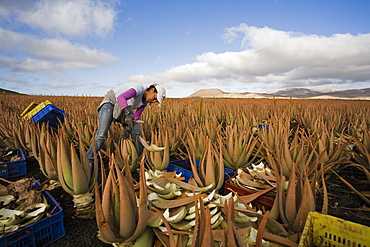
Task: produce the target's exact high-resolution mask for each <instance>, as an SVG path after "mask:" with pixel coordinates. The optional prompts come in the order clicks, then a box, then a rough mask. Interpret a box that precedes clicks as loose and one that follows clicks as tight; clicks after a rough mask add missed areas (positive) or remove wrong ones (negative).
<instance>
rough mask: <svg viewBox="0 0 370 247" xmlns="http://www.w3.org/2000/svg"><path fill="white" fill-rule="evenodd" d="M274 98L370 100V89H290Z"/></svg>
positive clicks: (279, 92) (278, 93)
mask: <svg viewBox="0 0 370 247" xmlns="http://www.w3.org/2000/svg"><path fill="white" fill-rule="evenodd" d="M272 95H274V96H280V97H293V98H317V97H320V98H324V97H328V98H349V99H354V98H370V88H364V89H349V90H341V91H317V90H311V89H307V88H290V89H285V90H281V91H278V92H275V93H273V94H272Z"/></svg>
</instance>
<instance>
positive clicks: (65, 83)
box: [42, 82, 75, 88]
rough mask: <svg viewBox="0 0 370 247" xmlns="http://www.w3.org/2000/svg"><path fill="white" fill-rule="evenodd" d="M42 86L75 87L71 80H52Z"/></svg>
mask: <svg viewBox="0 0 370 247" xmlns="http://www.w3.org/2000/svg"><path fill="white" fill-rule="evenodd" d="M42 86H45V87H50V88H74V87H75V85H74V84H73V83H70V82H51V83H44V84H42Z"/></svg>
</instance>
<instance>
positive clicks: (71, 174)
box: [57, 132, 98, 219]
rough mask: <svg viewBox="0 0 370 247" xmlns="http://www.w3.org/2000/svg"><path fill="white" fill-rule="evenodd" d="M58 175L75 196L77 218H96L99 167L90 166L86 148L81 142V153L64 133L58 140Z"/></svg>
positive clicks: (95, 163)
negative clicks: (95, 194)
mask: <svg viewBox="0 0 370 247" xmlns="http://www.w3.org/2000/svg"><path fill="white" fill-rule="evenodd" d="M57 142H58V143H57V171H58V172H57V175H58V180H59V182H60V184H61V186H62V188H63V189H64V191H66V192H67V193H68V194H70V195H72V196H73V202H74V207H75V208H76V210H75V217H78V218H87V219H90V218H93V217H95V211H94V203H93V197H94V193H93V186H94V179H95V178H96V177H97V175H98V165H97V161H96V159H95V161H94V164H89V161H88V158H87V153H86V151H87V150H86V147H85V146H84V144H83V143H82V140H81V139H80V141H79V152H77V151H76V148H75V146H74V144H73V143H72V142H69V141H68V139H67V137H66V135H65V134H64V133H63V132H62V133H61V134H60V135H58V139H57Z"/></svg>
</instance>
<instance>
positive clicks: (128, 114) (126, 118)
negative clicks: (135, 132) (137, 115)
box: [121, 106, 134, 133]
mask: <svg viewBox="0 0 370 247" xmlns="http://www.w3.org/2000/svg"><path fill="white" fill-rule="evenodd" d="M121 119H122V120H121V123H122V124H123V125H124V126H125V130H127V131H129V132H130V133H131V130H132V129H133V127H134V113H133V112H132V106H127V107H126V108H124V109H123V110H122V113H121Z"/></svg>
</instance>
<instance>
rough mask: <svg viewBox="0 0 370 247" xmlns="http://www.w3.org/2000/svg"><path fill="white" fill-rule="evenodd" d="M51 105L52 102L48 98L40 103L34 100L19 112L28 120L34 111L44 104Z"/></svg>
mask: <svg viewBox="0 0 370 247" xmlns="http://www.w3.org/2000/svg"><path fill="white" fill-rule="evenodd" d="M47 105H52V103H51V102H50V101H49V100H46V101H45V102H42V103H40V104H36V103H35V102H32V103H31V104H30V105H29V106H28V107H27V108H26V109H25V110H24V111H23V112H22V114H21V116H22V117H23V118H24V119H26V120H29V119H31V118H32V117H33V116H34V115H35V114H36V113H38V112H39V111H41V110H42V109H43V108H44V107H45V106H47Z"/></svg>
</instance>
